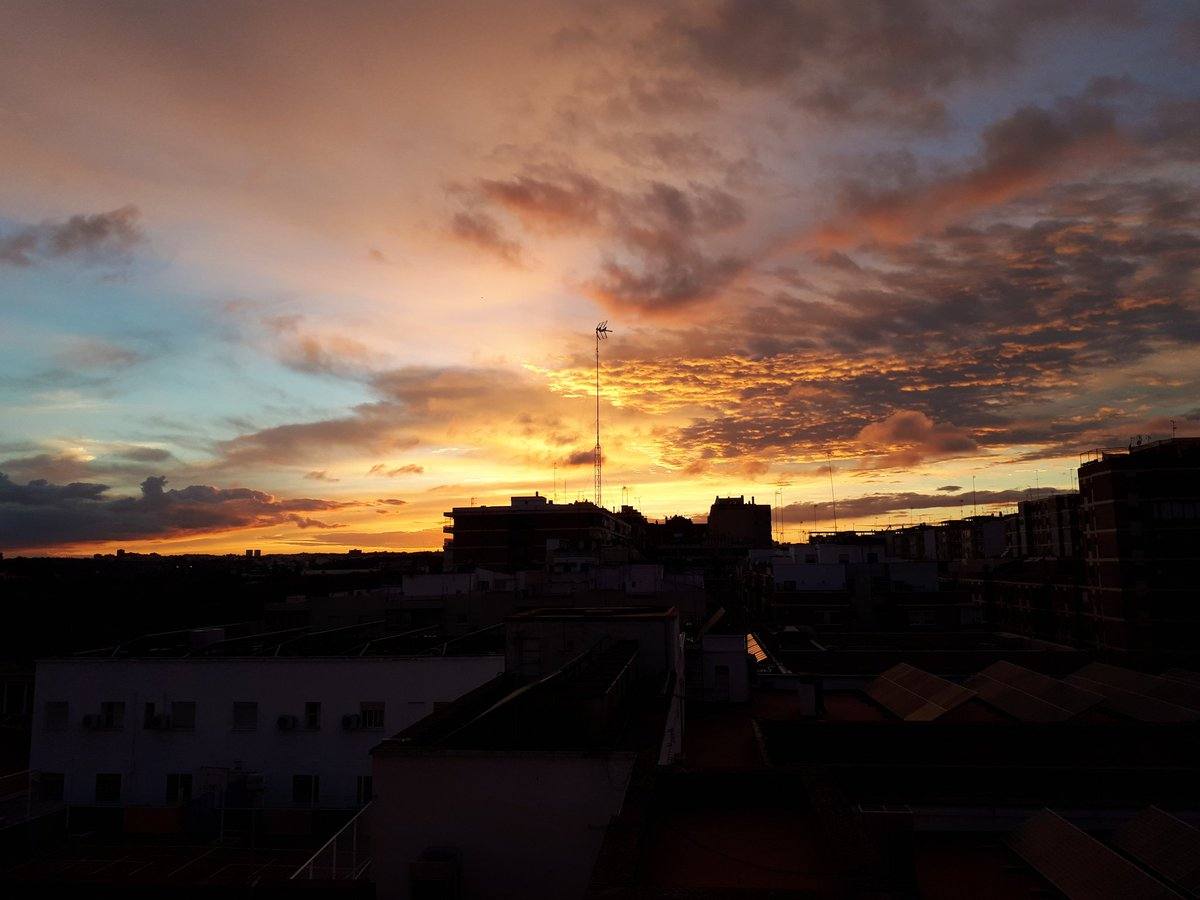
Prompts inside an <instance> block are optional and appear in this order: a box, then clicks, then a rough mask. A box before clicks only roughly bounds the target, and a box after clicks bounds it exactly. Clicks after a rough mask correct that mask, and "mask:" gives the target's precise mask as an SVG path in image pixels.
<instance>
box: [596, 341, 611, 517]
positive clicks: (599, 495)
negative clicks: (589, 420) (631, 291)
mask: <svg viewBox="0 0 1200 900" xmlns="http://www.w3.org/2000/svg"><path fill="white" fill-rule="evenodd" d="M610 334H612V332H611V331H609V329H608V320H607V319H605V320H604V321H603V322H601V323H600V324H599V325H597V326H596V450H595V455H596V505H597V506H603V505H604V504H603V503H602V502H601V501H602V499H603V495H602V491H601V485H602V483H603V476H602V472H601V469H602V465H603V464H602V461H601V452H600V342H601V341H606V340H608V336H609V335H610Z"/></svg>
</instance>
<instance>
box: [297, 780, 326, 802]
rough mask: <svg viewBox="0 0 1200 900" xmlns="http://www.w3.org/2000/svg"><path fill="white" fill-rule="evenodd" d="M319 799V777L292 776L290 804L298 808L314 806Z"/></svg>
mask: <svg viewBox="0 0 1200 900" xmlns="http://www.w3.org/2000/svg"><path fill="white" fill-rule="evenodd" d="M320 799H321V778H320V776H319V775H293V776H292V802H293V803H295V804H297V805H299V806H316V805H317V803H318V801H320Z"/></svg>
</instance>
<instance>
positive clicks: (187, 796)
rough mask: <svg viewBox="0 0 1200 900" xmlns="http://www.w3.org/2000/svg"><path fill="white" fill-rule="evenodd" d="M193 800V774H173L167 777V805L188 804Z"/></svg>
mask: <svg viewBox="0 0 1200 900" xmlns="http://www.w3.org/2000/svg"><path fill="white" fill-rule="evenodd" d="M191 799H192V773H191V772H171V773H170V774H168V775H167V805H168V806H173V805H175V804H178V803H187V802H188V801H189V800H191Z"/></svg>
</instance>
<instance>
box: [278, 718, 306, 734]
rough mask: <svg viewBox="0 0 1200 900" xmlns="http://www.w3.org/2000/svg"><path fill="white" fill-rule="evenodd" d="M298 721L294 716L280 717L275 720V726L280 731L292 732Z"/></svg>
mask: <svg viewBox="0 0 1200 900" xmlns="http://www.w3.org/2000/svg"><path fill="white" fill-rule="evenodd" d="M299 721H300V720H299V719H297V718H296V717H295V716H280V717H279V718H278V719H276V720H275V724H276V725H277V726H278V727H279V730H280V731H293V730H295V728H296V725H297V724H298V723H299Z"/></svg>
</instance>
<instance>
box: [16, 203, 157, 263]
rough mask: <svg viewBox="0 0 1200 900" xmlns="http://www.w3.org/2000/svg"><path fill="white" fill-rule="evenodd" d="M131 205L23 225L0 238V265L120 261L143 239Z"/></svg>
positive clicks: (137, 217)
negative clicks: (45, 261)
mask: <svg viewBox="0 0 1200 900" xmlns="http://www.w3.org/2000/svg"><path fill="white" fill-rule="evenodd" d="M138 219H139V213H138V210H137V207H135V206H123V207H121V208H120V209H114V210H112V211H111V212H106V213H95V214H90V215H89V214H80V215H77V216H71V218H69V219H66V220H61V221H56V222H43V223H41V224H40V225H27V226H25V227H24V228H20V229H18V230H16V231H13V232H10V233H8V234H3V235H0V265H10V266H32V265H34V264H35V263H37V262H39V261H42V260H49V259H63V258H70V259H77V260H80V261H82V262H87V263H111V262H120V261H123V260H125V259H127V258H128V256H129V254H130V252H131V251H132V250H133V248H134V247H136V246H137V245H138V244H139V243H141V242H142V241H143V240H144V239H145V238H144V235H143V233H142V230H141V226H140V224H139V222H138Z"/></svg>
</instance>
